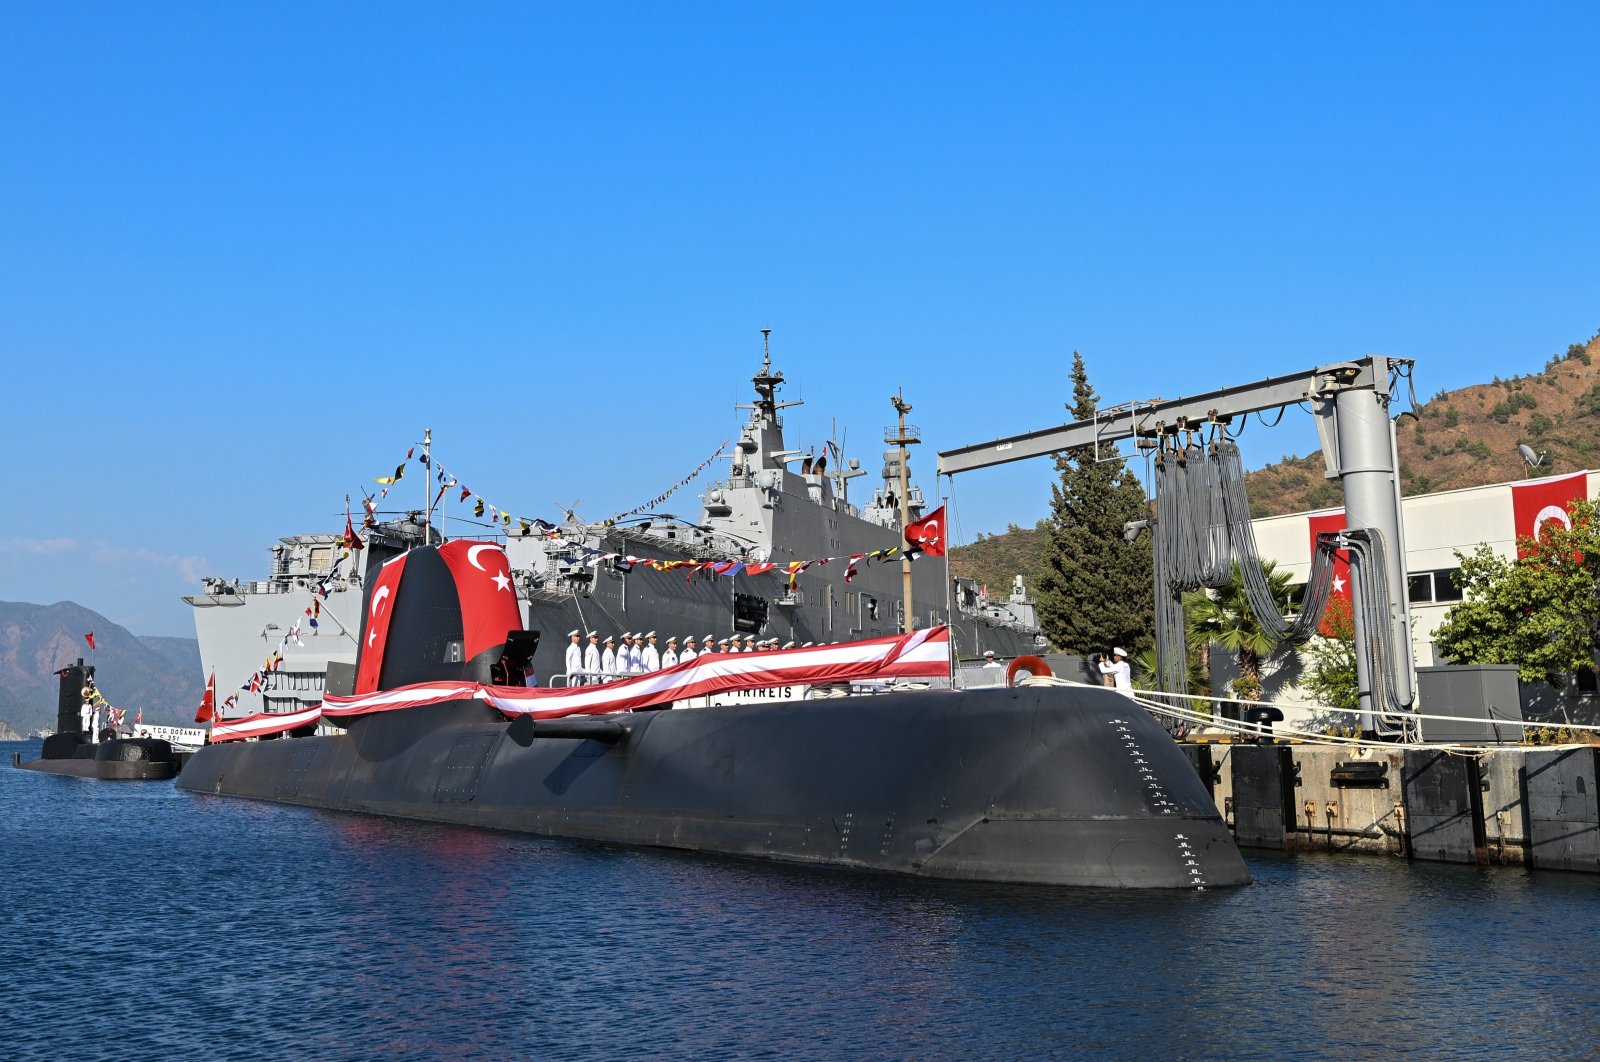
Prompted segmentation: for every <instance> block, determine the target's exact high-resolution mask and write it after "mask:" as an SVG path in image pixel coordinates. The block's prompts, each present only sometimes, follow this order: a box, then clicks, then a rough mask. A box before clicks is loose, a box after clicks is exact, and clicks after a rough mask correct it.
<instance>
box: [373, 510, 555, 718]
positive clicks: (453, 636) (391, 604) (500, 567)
mask: <svg viewBox="0 0 1600 1062" xmlns="http://www.w3.org/2000/svg"><path fill="white" fill-rule="evenodd" d="M538 642H539V635H538V632H537V631H525V630H523V627H522V613H521V610H520V609H519V608H518V606H517V591H516V584H515V582H514V581H513V580H512V578H511V571H510V565H509V563H508V561H507V559H506V553H505V550H504V549H503V548H501V547H500V546H499V545H497V544H494V543H490V542H472V541H468V540H465V539H462V540H457V541H455V542H449V543H446V544H444V545H442V546H419V547H417V548H415V549H412V550H410V551H408V552H406V553H402V554H400V555H399V556H397V557H393V558H391V559H390V560H388V561H387V562H385V563H384V564H382V565H379V566H377V567H375V568H373V569H369V571H368V572H367V584H366V587H365V590H364V592H363V595H362V606H361V646H360V649H359V650H358V655H357V657H356V678H355V692H357V693H371V692H373V691H376V690H386V689H393V688H395V687H397V686H408V685H411V684H413V683H417V682H437V681H441V680H460V681H467V682H482V683H486V684H491V685H496V686H522V685H525V684H526V681H525V678H524V673H525V670H526V668H527V666H528V663H529V661H531V660H532V659H533V651H534V649H535V648H536V647H537V646H538Z"/></svg>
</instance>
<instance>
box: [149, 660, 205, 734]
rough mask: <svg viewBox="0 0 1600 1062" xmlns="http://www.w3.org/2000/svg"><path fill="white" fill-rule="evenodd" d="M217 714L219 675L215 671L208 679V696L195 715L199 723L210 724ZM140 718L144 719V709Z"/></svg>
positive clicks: (202, 701) (195, 719)
mask: <svg viewBox="0 0 1600 1062" xmlns="http://www.w3.org/2000/svg"><path fill="white" fill-rule="evenodd" d="M216 714H217V673H216V672H215V671H213V672H212V673H211V677H210V678H208V679H206V695H205V696H204V697H201V698H200V708H199V709H198V710H197V711H196V712H195V713H194V721H195V722H197V723H209V722H211V719H212V717H213V716H215V715H216ZM139 715H140V718H143V717H144V709H143V708H141V709H139Z"/></svg>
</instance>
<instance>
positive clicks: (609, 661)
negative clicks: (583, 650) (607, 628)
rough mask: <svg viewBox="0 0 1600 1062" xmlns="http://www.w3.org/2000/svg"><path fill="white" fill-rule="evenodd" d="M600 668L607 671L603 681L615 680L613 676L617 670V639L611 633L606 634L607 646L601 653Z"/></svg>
mask: <svg viewBox="0 0 1600 1062" xmlns="http://www.w3.org/2000/svg"><path fill="white" fill-rule="evenodd" d="M600 670H601V671H603V672H605V677H604V678H602V679H601V680H600V681H601V682H612V681H614V678H613V676H614V675H615V674H616V670H617V640H616V639H615V638H613V637H612V636H611V635H609V634H608V635H606V647H605V649H604V650H602V651H601V653H600Z"/></svg>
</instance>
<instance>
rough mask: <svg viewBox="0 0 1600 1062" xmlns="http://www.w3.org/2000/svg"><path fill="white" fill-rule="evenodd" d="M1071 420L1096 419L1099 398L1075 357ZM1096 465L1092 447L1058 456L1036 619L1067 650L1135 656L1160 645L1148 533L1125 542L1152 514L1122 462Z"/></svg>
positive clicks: (1078, 356)
mask: <svg viewBox="0 0 1600 1062" xmlns="http://www.w3.org/2000/svg"><path fill="white" fill-rule="evenodd" d="M1072 398H1073V402H1072V405H1071V406H1070V407H1068V408H1069V409H1071V411H1072V416H1073V419H1074V420H1079V421H1083V420H1089V419H1090V418H1092V417H1093V416H1094V411H1095V408H1096V405H1097V403H1098V401H1099V397H1098V396H1097V395H1096V394H1095V393H1094V389H1093V388H1092V387H1090V386H1089V374H1088V371H1087V370H1086V369H1085V368H1084V365H1083V356H1082V355H1081V354H1079V353H1078V352H1077V351H1073V353H1072ZM1107 456H1109V454H1108V453H1107V452H1106V451H1105V450H1102V453H1101V457H1102V460H1100V461H1096V460H1095V454H1094V447H1093V446H1092V445H1090V446H1079V447H1074V448H1072V449H1070V450H1067V451H1065V452H1064V453H1061V454H1057V455H1056V471H1057V472H1058V473H1059V474H1060V477H1061V478H1060V481H1059V482H1057V483H1056V484H1055V485H1053V486H1052V487H1051V489H1050V517H1049V519H1048V520H1047V521H1046V524H1045V526H1046V533H1047V544H1046V549H1045V565H1044V569H1043V571H1042V572H1041V573H1040V576H1039V586H1038V608H1039V621H1040V624H1041V625H1042V626H1043V628H1044V633H1045V635H1046V636H1047V637H1048V638H1049V639H1050V641H1051V642H1052V643H1053V644H1054V645H1055V646H1056V647H1057V648H1058V649H1061V650H1063V651H1065V652H1071V653H1080V654H1083V655H1088V654H1091V653H1109V652H1110V651H1111V649H1112V648H1113V647H1116V646H1120V647H1122V648H1124V649H1126V650H1128V651H1129V652H1130V653H1137V652H1138V651H1139V649H1140V648H1141V647H1143V646H1145V645H1148V644H1151V643H1153V642H1154V640H1155V608H1154V600H1155V592H1154V588H1153V583H1154V577H1153V570H1152V563H1153V561H1152V559H1151V554H1150V540H1151V536H1150V535H1148V534H1144V535H1140V536H1139V537H1138V539H1136V540H1135V541H1133V542H1131V543H1130V542H1127V541H1126V540H1124V538H1123V534H1122V529H1123V525H1125V524H1126V523H1127V522H1128V521H1130V520H1142V519H1144V518H1145V517H1147V516H1148V515H1149V507H1148V505H1147V504H1146V501H1145V493H1144V488H1143V487H1142V486H1140V484H1139V481H1138V479H1137V478H1136V477H1135V476H1134V474H1133V473H1132V472H1131V471H1129V469H1128V466H1127V463H1126V462H1125V461H1124V460H1123V459H1122V458H1120V457H1113V458H1112V459H1111V460H1109V461H1108V460H1104V459H1103V458H1105V457H1107Z"/></svg>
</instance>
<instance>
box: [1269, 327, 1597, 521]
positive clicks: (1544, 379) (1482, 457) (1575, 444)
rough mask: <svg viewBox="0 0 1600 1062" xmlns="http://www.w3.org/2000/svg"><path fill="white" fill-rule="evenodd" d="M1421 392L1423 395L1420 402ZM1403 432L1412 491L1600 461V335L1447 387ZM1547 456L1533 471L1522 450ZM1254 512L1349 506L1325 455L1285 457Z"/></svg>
mask: <svg viewBox="0 0 1600 1062" xmlns="http://www.w3.org/2000/svg"><path fill="white" fill-rule="evenodd" d="M1421 397H1422V396H1420V395H1419V396H1418V398H1419V399H1420V398H1421ZM1417 413H1418V417H1417V418H1412V417H1404V418H1402V420H1401V422H1400V424H1399V425H1398V427H1397V429H1396V436H1397V438H1398V441H1399V447H1400V471H1401V475H1402V478H1403V480H1404V484H1405V492H1406V494H1408V495H1410V494H1429V493H1433V492H1436V491H1441V490H1454V489H1456V488H1459V487H1478V486H1482V485H1483V484H1485V483H1502V482H1505V481H1506V480H1513V479H1525V478H1528V477H1530V476H1537V475H1554V474H1557V473H1564V472H1575V471H1577V470H1578V469H1580V468H1594V467H1596V466H1597V465H1600V335H1597V336H1596V337H1595V338H1593V339H1591V340H1589V342H1588V343H1587V344H1582V343H1574V344H1572V345H1571V346H1570V347H1568V348H1567V350H1566V352H1565V353H1563V354H1560V355H1557V356H1556V357H1554V358H1551V359H1550V360H1549V361H1548V362H1547V363H1546V364H1545V367H1544V371H1543V372H1538V373H1533V374H1532V375H1528V376H1513V377H1511V378H1510V379H1507V380H1502V379H1500V378H1498V377H1496V378H1495V379H1494V380H1493V381H1491V382H1490V383H1486V384H1476V385H1474V386H1471V387H1462V388H1459V389H1457V390H1454V391H1440V392H1438V393H1437V394H1435V395H1434V396H1433V397H1432V398H1430V399H1428V400H1427V401H1425V402H1422V403H1421V405H1420V407H1419V408H1418V410H1417ZM1518 443H1525V444H1527V445H1528V446H1531V447H1532V448H1533V449H1534V450H1535V451H1538V452H1540V453H1543V454H1545V455H1546V457H1545V461H1544V463H1543V464H1542V465H1540V466H1539V467H1538V468H1537V469H1535V470H1534V471H1533V472H1531V473H1530V472H1529V471H1528V466H1527V465H1526V464H1524V463H1523V461H1522V458H1521V456H1519V454H1518V453H1517V444H1518ZM1246 483H1247V489H1248V492H1249V495H1250V508H1251V510H1252V511H1253V512H1254V513H1255V515H1256V516H1278V515H1281V514H1283V513H1295V512H1304V511H1306V510H1309V509H1323V508H1329V507H1332V506H1337V505H1340V504H1342V499H1341V495H1340V492H1339V484H1338V482H1337V481H1335V480H1327V479H1324V478H1323V464H1322V455H1321V453H1314V454H1309V455H1307V456H1305V457H1286V458H1284V459H1283V460H1282V461H1279V462H1277V463H1276V464H1272V465H1268V466H1267V467H1266V468H1263V469H1261V470H1259V471H1257V472H1252V473H1250V474H1249V475H1248V477H1247V478H1246Z"/></svg>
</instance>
